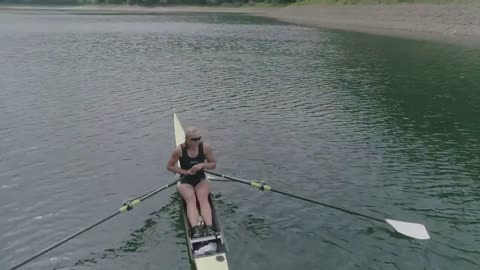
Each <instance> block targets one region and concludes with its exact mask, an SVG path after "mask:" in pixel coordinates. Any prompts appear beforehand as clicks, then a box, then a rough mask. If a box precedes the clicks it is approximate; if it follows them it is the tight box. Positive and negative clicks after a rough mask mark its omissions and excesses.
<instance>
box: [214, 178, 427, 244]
mask: <svg viewBox="0 0 480 270" xmlns="http://www.w3.org/2000/svg"><path fill="white" fill-rule="evenodd" d="M205 172H206V173H208V174H211V175H215V176H218V177H222V178H224V179H228V180H231V181H234V182H238V183H242V184H246V185H250V186H253V187H256V188H259V189H260V190H266V191H271V192H275V193H279V194H282V195H285V196H288V197H292V198H296V199H299V200H302V201H307V202H311V203H314V204H318V205H322V206H325V207H329V208H333V209H336V210H339V211H342V212H345V213H348V214H351V215H356V216H360V217H363V218H366V219H371V220H375V221H378V222H381V223H385V222H386V223H388V224H390V225H391V226H392V227H393V228H394V229H395V230H396V231H397V232H399V233H401V234H403V235H406V236H409V237H411V238H416V239H422V240H425V239H430V235H429V234H428V231H427V229H426V228H425V226H424V225H423V224H418V223H412V222H405V221H398V220H393V219H388V218H386V219H385V220H383V219H379V218H376V217H371V216H368V215H364V214H361V213H357V212H354V211H350V210H347V209H344V208H340V207H337V206H333V205H329V204H326V203H322V202H319V201H314V200H312V199H308V198H304V197H300V196H297V195H294V194H289V193H286V192H283V191H280V190H276V189H273V188H272V187H271V186H269V185H265V183H264V182H257V181H248V180H243V179H239V178H235V177H232V176H227V175H223V174H219V173H214V172H211V171H205Z"/></svg>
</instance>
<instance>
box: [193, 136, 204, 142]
mask: <svg viewBox="0 0 480 270" xmlns="http://www.w3.org/2000/svg"><path fill="white" fill-rule="evenodd" d="M201 139H202V136H198V137H196V138H190V140H191V141H194V142H198V141H200V140H201Z"/></svg>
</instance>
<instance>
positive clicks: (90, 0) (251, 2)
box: [0, 0, 480, 7]
mask: <svg viewBox="0 0 480 270" xmlns="http://www.w3.org/2000/svg"><path fill="white" fill-rule="evenodd" d="M457 1H459V0H0V4H2V3H3V4H19V5H89V4H113V5H140V6H157V5H162V4H169V5H195V6H203V5H210V6H212V5H221V6H235V7H236V6H245V5H248V6H255V7H272V6H285V5H290V4H296V5H310V4H340V5H359V4H398V3H447V2H457ZM479 1H480V0H479Z"/></svg>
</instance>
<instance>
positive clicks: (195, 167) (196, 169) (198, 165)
mask: <svg viewBox="0 0 480 270" xmlns="http://www.w3.org/2000/svg"><path fill="white" fill-rule="evenodd" d="M201 170H203V163H199V164H197V165H194V166H193V167H192V168H191V169H190V170H188V171H189V172H192V174H196V173H197V172H198V171H201Z"/></svg>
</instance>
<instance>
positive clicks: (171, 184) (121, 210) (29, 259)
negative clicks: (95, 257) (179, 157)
mask: <svg viewBox="0 0 480 270" xmlns="http://www.w3.org/2000/svg"><path fill="white" fill-rule="evenodd" d="M177 178H178V177H175V178H174V179H175V180H174V181H173V182H171V183H169V184H167V185H164V186H161V187H159V188H156V189H154V190H152V191H150V192H148V193H145V194H144V195H142V196H140V197H137V198H135V199H133V200H132V201H129V202H130V204H129V205H124V206H122V207H121V208H120V209H119V210H118V211H117V212H116V213H114V214H112V215H110V216H108V217H106V218H104V219H102V220H100V221H98V222H96V223H95V224H92V225H90V226H88V227H87V228H85V229H83V230H81V231H79V232H77V233H75V234H72V235H71V236H69V237H67V238H65V239H63V240H61V241H59V242H57V243H55V244H53V245H51V246H50V247H48V248H46V249H44V250H42V251H40V252H38V253H36V254H35V255H33V256H32V257H30V258H28V259H26V260H24V261H22V262H20V263H18V264H16V265H14V266H13V267H12V268H10V269H9V270H15V269H18V268H19V267H21V266H23V265H25V264H27V263H28V262H30V261H32V260H34V259H36V258H38V257H40V256H42V255H43V254H45V253H47V252H49V251H51V250H52V249H54V248H56V247H58V246H60V245H62V244H64V243H65V242H67V241H69V240H71V239H73V238H75V237H77V236H79V235H81V234H83V233H85V232H87V231H89V230H91V229H92V228H94V227H96V226H98V225H100V224H102V223H104V222H105V221H107V220H109V219H111V218H113V217H115V216H117V215H118V214H121V213H124V212H127V211H129V210H131V209H132V207H133V206H135V205H137V204H139V203H140V202H142V201H144V200H146V199H148V198H150V197H152V196H153V195H155V194H157V193H159V192H160V191H162V190H165V189H167V188H169V187H171V186H173V185H175V184H176V183H177V181H178V179H177Z"/></svg>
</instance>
